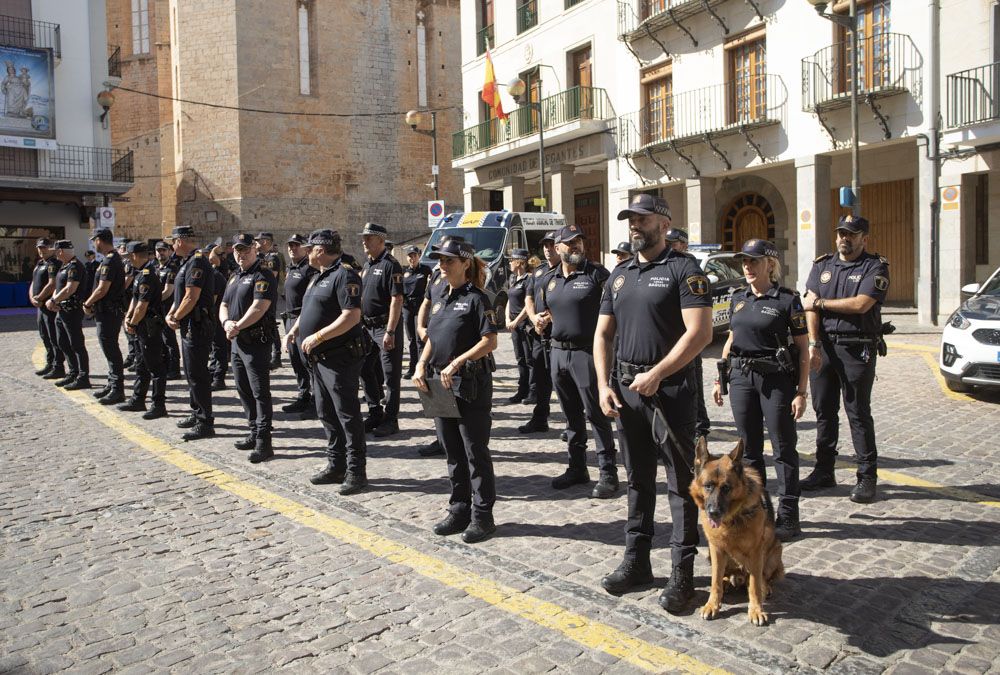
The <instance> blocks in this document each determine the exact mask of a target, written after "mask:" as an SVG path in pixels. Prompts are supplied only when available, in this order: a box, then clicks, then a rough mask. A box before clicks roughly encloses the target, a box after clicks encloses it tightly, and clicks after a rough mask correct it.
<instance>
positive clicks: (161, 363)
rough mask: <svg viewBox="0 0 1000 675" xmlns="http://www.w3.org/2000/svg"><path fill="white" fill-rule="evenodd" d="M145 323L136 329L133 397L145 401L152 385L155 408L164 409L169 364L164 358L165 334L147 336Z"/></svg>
mask: <svg viewBox="0 0 1000 675" xmlns="http://www.w3.org/2000/svg"><path fill="white" fill-rule="evenodd" d="M144 323H145V322H143V323H140V324H139V327H138V328H136V329H135V332H136V345H137V346H138V347H137V353H136V364H135V383H134V384H133V385H132V396H133V397H135V398H136V399H138V400H140V401H145V400H146V394H147V393H148V392H149V386H150V384H152V386H153V392H152V394H153V406H154V407H164V406H165V405H166V401H167V362H166V361H165V360H164V358H163V351H164V350H163V333H162V331H160V332H159V333H158V334H153V335H147V334H146V326H145V325H144Z"/></svg>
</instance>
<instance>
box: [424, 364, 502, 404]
mask: <svg viewBox="0 0 1000 675" xmlns="http://www.w3.org/2000/svg"><path fill="white" fill-rule="evenodd" d="M496 369H497V364H496V361H495V360H494V359H493V355H492V354H489V355H487V356H484V357H483V358H481V359H476V360H475V361H466V362H465V363H464V364H462V367H461V368H460V369H459V371H458V378H459V381H458V391H456V392H455V395H456V396H458V398H460V399H463V400H465V401H475V400H476V399H477V398H479V391H480V385H485V382H486V377H487V376H488V375H489V373H492V372H493V371H495V370H496ZM425 372H426V375H425V376H426V377H437V376H439V375H440V374H441V369H440V368H437V367H436V366H431V365H428V366H427V370H426V371H425Z"/></svg>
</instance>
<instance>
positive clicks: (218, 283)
mask: <svg viewBox="0 0 1000 675" xmlns="http://www.w3.org/2000/svg"><path fill="white" fill-rule="evenodd" d="M212 276H214V277H215V292H214V293H213V294H212V295H213V296H214V297H215V303H214V305H213V309H214V312H215V316H219V308H220V307H222V296H224V295H225V294H226V285H227V284H228V283H229V277H230V276H232V275H229V276H227V275H226V273H225V272H223V271H222V265H219V266H218V267H216V266H215V265H213V266H212Z"/></svg>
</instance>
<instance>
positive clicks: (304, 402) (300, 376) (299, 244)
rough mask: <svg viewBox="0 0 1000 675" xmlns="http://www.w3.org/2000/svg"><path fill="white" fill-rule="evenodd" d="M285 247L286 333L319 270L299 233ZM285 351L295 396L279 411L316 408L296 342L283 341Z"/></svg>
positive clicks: (305, 364)
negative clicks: (286, 253)
mask: <svg viewBox="0 0 1000 675" xmlns="http://www.w3.org/2000/svg"><path fill="white" fill-rule="evenodd" d="M286 245H287V248H288V260H289V262H288V273H287V274H286V275H285V311H284V312H282V313H281V318H282V320H283V321H284V322H285V334H286V335H287V334H288V331H290V330H291V329H292V326H293V325H295V321H296V319H298V318H299V314H300V313H301V312H302V298H303V296H304V295H305V293H306V289H307V288H308V287H309V282H310V281H312V278H313V276H315V275H316V274H318V273H319V270H318V269H316V268H314V267H312V266H311V265H310V264H309V244H308V243H307V241H306V238H305V237H304V236H302V235H301V234H293V235H292V236H290V237H289V238H288V241H287V242H286ZM285 345H286V348H287V350H288V362H289V363H290V364H291V366H292V372H294V373H295V384H296V387H297V389H296V396H295V400H294V401H292V402H291V403H286V404H285V405H283V406H281V410H282V412H286V413H306V412H309V411H310V410H313V409H314V408H315V405H314V403H313V399H312V393H311V387H312V384H311V382H310V380H311V379H312V375H310V373H309V363H308V361H307V360H306V357H305V355H303V354H302V352H301V351H300V350H299V346H298V343H297V342H295V341H291V342H289V341H287V340H286V341H285Z"/></svg>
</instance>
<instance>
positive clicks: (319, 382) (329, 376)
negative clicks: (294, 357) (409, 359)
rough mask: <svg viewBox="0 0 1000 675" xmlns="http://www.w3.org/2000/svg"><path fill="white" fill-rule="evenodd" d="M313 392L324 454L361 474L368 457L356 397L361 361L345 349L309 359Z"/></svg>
mask: <svg viewBox="0 0 1000 675" xmlns="http://www.w3.org/2000/svg"><path fill="white" fill-rule="evenodd" d="M309 372H310V375H311V377H312V396H313V400H314V402H315V404H316V415H317V416H318V417H319V420H320V422H321V423H322V424H323V429H324V430H325V431H326V456H327V460H328V461H329V463H330V464H332V465H333V466H334V467H336V468H338V469H341V468H344V469H347V471H349V472H351V473H355V474H364V473H365V466H366V457H367V446H366V442H365V423H364V419H363V418H362V417H361V403H360V401H358V383H359V381H360V378H361V361H360V360H358V359H356V358H354V357H352V356H351V355H350V354H349V353H348V352H347V350H342V352H341V353H333V354H329V355H324V358H323V360H321V361H316V362H315V363H312V364H311V366H310V369H309Z"/></svg>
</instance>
